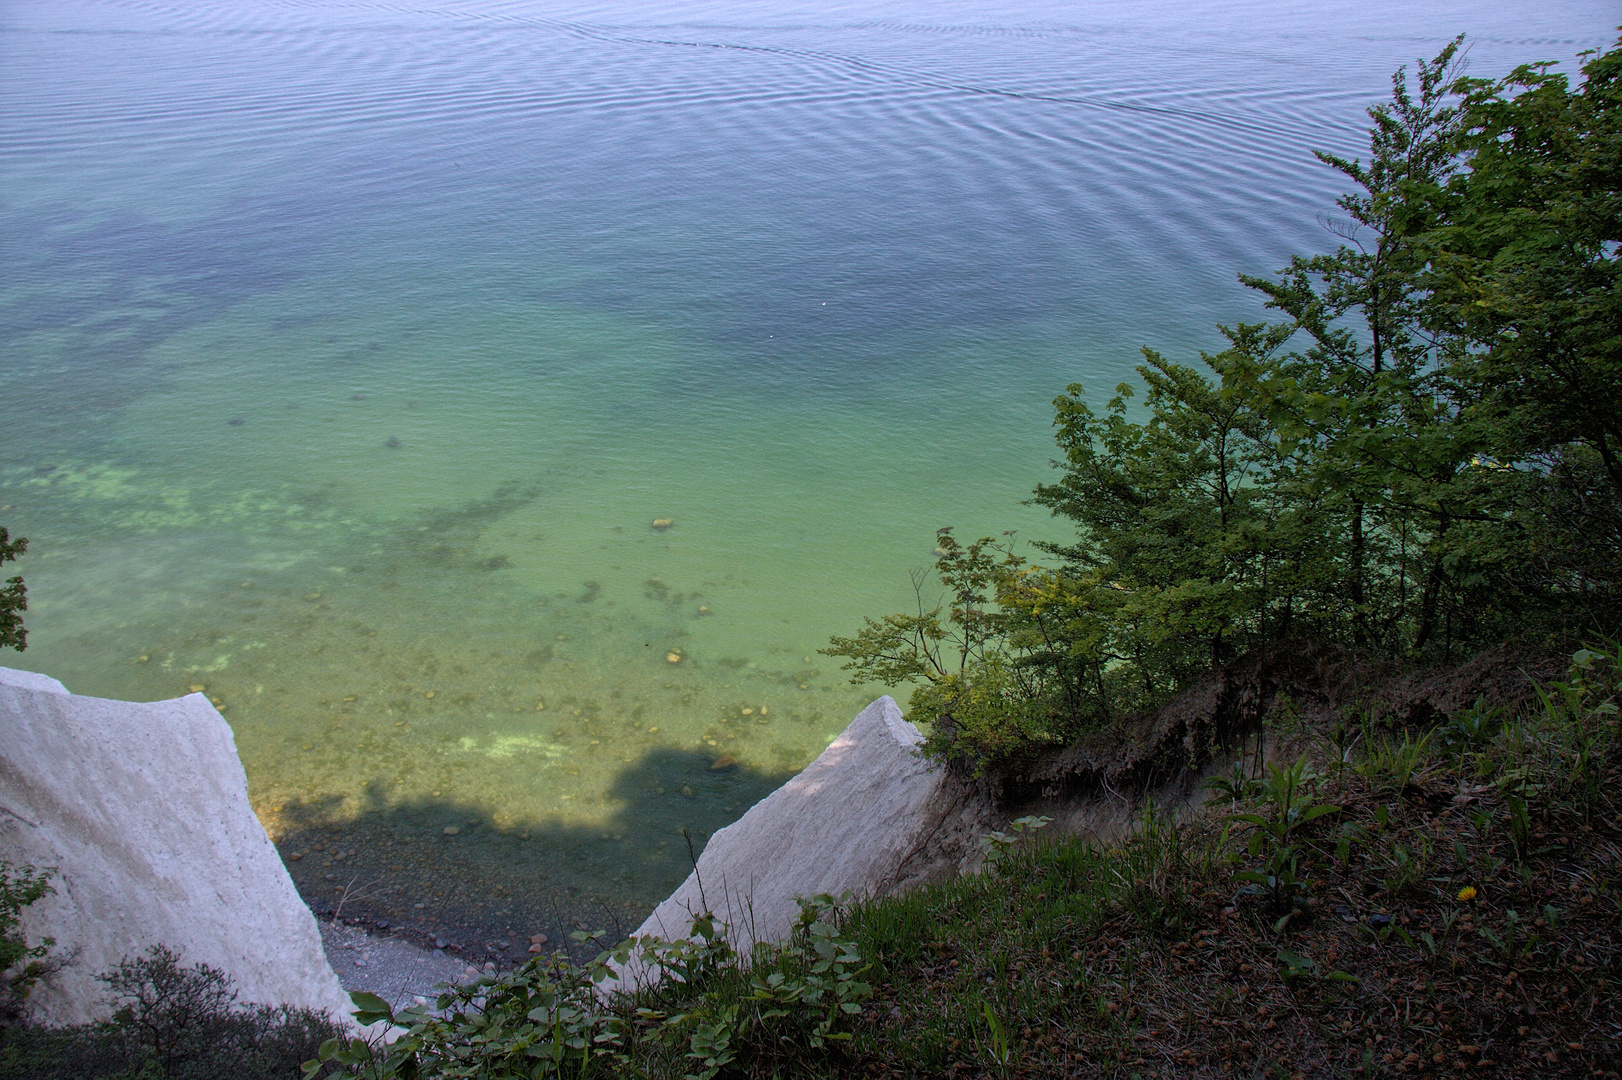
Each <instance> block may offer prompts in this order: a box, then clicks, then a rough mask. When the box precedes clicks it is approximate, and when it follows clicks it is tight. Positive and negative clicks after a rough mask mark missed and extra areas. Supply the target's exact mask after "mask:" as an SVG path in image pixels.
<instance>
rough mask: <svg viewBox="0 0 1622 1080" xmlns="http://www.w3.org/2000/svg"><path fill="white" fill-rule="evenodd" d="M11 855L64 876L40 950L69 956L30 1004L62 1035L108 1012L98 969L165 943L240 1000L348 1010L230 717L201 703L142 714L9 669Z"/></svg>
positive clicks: (1, 714)
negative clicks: (272, 834)
mask: <svg viewBox="0 0 1622 1080" xmlns="http://www.w3.org/2000/svg"><path fill="white" fill-rule="evenodd" d="M0 857H3V858H5V859H7V860H9V861H10V862H12V863H15V864H23V863H27V864H32V865H33V866H36V867H48V866H49V867H55V868H56V870H57V872H56V873H55V874H54V875H53V879H52V885H53V886H54V887H55V889H56V894H55V895H54V896H47V897H45V898H44V899H42V900H40V901H38V902H37V903H35V904H33V905H32V906H31V907H29V908H26V909H25V910H24V912H23V929H24V930H25V932H26V933H27V935H28V938H29V940H30V941H31V942H32V941H37V940H38V939H39V938H42V937H46V936H50V937H54V938H55V939H56V948H55V949H54V950H53V955H56V956H62V957H68V958H70V962H69V963H68V965H67V966H66V967H64V968H63V969H62V970H61V971H58V972H56V973H54V974H52V975H49V976H47V977H46V978H45V979H43V980H42V981H41V982H40V983H39V985H37V986H36V987H35V988H34V990H33V993H31V994H30V995H29V998H28V1003H29V1006H30V1012H31V1015H32V1018H33V1019H34V1020H35V1021H36V1022H38V1023H43V1024H49V1025H58V1024H71V1023H81V1022H84V1021H87V1020H92V1019H100V1018H103V1017H105V1016H106V1015H107V1007H106V1004H105V1001H104V994H105V991H106V987H105V986H104V985H103V984H102V983H100V982H98V981H97V979H96V975H98V974H100V973H102V972H105V971H110V970H111V969H113V968H114V967H116V966H117V964H118V962H119V961H120V960H123V959H125V958H126V957H134V956H141V955H144V954H145V953H146V952H147V951H148V950H149V949H150V948H151V947H152V946H154V945H165V946H168V947H169V948H170V949H172V950H174V951H175V952H177V953H179V954H180V958H181V962H182V963H183V964H197V963H204V964H208V965H209V966H211V967H214V968H218V969H219V970H221V971H223V972H225V973H226V974H227V975H229V976H230V977H231V979H232V980H233V981H234V983H235V984H236V989H237V991H238V996H239V1000H241V1001H244V1002H258V1003H264V1004H288V1005H293V1006H298V1007H305V1008H313V1009H318V1010H321V1011H323V1012H327V1013H329V1014H330V1015H332V1016H334V1017H335V1018H340V1019H347V1018H348V1015H349V1009H350V1005H349V1002H348V999H347V997H346V996H345V995H344V993H343V990H342V988H341V987H340V986H339V985H338V977H337V976H336V975H335V974H333V971H332V968H331V967H330V966H329V965H328V964H327V960H326V956H325V955H324V954H323V953H322V950H321V936H320V933H319V932H318V931H317V929H316V924H315V917H314V916H313V915H311V914H310V909H309V908H308V907H306V906H305V904H304V901H303V900H302V899H300V898H299V895H298V892H297V891H296V890H295V889H294V888H293V881H292V879H291V878H290V877H288V875H287V871H286V869H285V868H284V867H283V866H282V862H281V859H280V858H279V857H278V856H277V854H276V849H275V848H274V847H273V846H272V845H271V842H270V838H269V837H268V836H266V835H265V830H264V827H263V826H261V825H260V824H259V820H258V818H256V817H255V816H254V813H253V810H252V808H251V807H250V806H249V805H248V783H247V777H246V775H245V774H244V773H243V771H242V763H241V761H239V760H238V758H237V753H236V742H235V740H234V739H233V738H232V735H231V729H230V727H229V726H228V725H227V724H226V722H225V720H224V718H222V717H221V716H220V714H219V713H218V712H216V711H215V710H214V706H212V705H210V704H209V702H208V699H207V698H206V697H204V696H203V695H202V694H191V695H188V696H187V697H183V698H177V699H175V700H173V701H155V702H152V703H150V704H138V703H135V702H128V701H108V700H104V699H101V698H92V697H80V696H78V695H75V694H69V693H68V692H67V691H66V690H65V689H63V687H62V684H61V683H59V682H57V681H56V680H55V679H51V678H47V677H46V676H43V675H36V674H34V673H32V672H26V671H13V670H10V669H7V668H0Z"/></svg>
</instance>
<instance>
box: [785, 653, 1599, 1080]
mask: <svg viewBox="0 0 1622 1080" xmlns="http://www.w3.org/2000/svg"><path fill="white" fill-rule="evenodd" d="M1580 655H1581V654H1580ZM1586 659H1587V667H1586V669H1584V668H1576V669H1574V672H1573V678H1572V681H1571V683H1570V684H1569V685H1566V686H1563V687H1560V686H1557V687H1555V688H1554V689H1553V691H1552V696H1551V697H1550V698H1549V699H1548V700H1547V701H1546V704H1545V707H1544V708H1543V709H1542V710H1541V711H1540V712H1539V713H1538V714H1537V715H1533V716H1529V717H1523V718H1514V719H1511V720H1509V721H1508V722H1501V721H1502V718H1497V717H1490V716H1481V715H1472V716H1468V717H1463V718H1456V719H1455V720H1454V721H1453V722H1451V723H1450V724H1449V725H1447V726H1445V727H1443V728H1441V729H1438V730H1437V731H1435V732H1432V733H1429V735H1428V736H1427V735H1425V734H1424V733H1415V734H1413V735H1410V734H1406V733H1391V732H1382V731H1380V730H1377V729H1375V728H1373V727H1366V728H1364V729H1362V730H1358V731H1355V732H1347V733H1343V734H1342V735H1341V736H1340V738H1339V741H1340V743H1341V747H1340V748H1336V747H1334V746H1333V745H1332V743H1331V740H1330V739H1329V738H1323V739H1321V740H1319V747H1318V753H1317V754H1316V757H1317V758H1318V760H1319V762H1320V764H1319V765H1318V766H1317V768H1318V770H1319V772H1320V774H1321V775H1320V777H1319V778H1318V779H1316V780H1313V779H1308V780H1307V782H1306V783H1305V784H1304V785H1300V786H1298V788H1297V790H1296V792H1295V793H1294V795H1293V799H1291V800H1289V801H1292V802H1293V805H1294V806H1295V809H1296V812H1297V814H1300V813H1301V810H1302V808H1303V803H1305V804H1306V805H1327V806H1339V807H1341V810H1340V811H1339V812H1334V813H1326V814H1324V815H1323V816H1321V817H1318V818H1317V819H1316V820H1312V821H1308V822H1306V823H1304V824H1301V825H1299V826H1297V827H1296V828H1294V829H1291V830H1289V831H1288V833H1287V835H1284V836H1282V837H1279V838H1276V839H1275V838H1274V837H1272V836H1271V835H1270V834H1268V833H1267V831H1266V830H1265V829H1264V828H1263V827H1261V826H1260V825H1259V824H1258V823H1256V822H1246V821H1240V820H1236V819H1235V818H1234V816H1233V815H1234V814H1236V813H1253V814H1256V815H1259V817H1260V818H1261V819H1262V820H1264V821H1266V822H1268V823H1270V824H1273V825H1274V827H1275V830H1278V831H1281V832H1282V831H1283V830H1282V829H1280V828H1279V826H1278V825H1277V823H1278V822H1279V820H1280V808H1281V803H1282V802H1285V801H1286V800H1287V793H1286V792H1285V791H1283V790H1277V789H1278V788H1281V787H1283V786H1284V785H1282V784H1278V783H1275V785H1274V788H1275V790H1272V791H1270V792H1269V791H1261V790H1257V788H1258V785H1250V786H1249V789H1248V790H1247V786H1246V785H1245V784H1243V783H1242V782H1240V783H1237V784H1235V785H1233V786H1234V787H1235V788H1236V789H1237V790H1236V791H1234V792H1232V794H1236V795H1238V796H1240V797H1239V798H1237V799H1231V798H1226V797H1224V798H1221V799H1220V800H1219V801H1218V802H1216V803H1215V804H1214V805H1210V806H1208V807H1207V809H1206V811H1205V812H1204V813H1203V814H1202V815H1200V816H1199V817H1198V818H1197V819H1195V820H1193V821H1188V822H1184V823H1181V824H1177V825H1173V824H1168V823H1165V822H1159V821H1156V820H1155V819H1154V818H1153V816H1152V815H1151V816H1149V817H1148V818H1147V819H1146V828H1145V829H1143V830H1142V831H1141V833H1140V834H1139V835H1138V836H1137V837H1136V838H1135V839H1133V840H1131V841H1129V842H1128V843H1126V844H1125V845H1123V846H1121V847H1119V848H1117V849H1112V850H1103V851H1100V850H1097V849H1094V848H1091V847H1089V846H1088V845H1086V844H1084V843H1082V842H1080V841H1077V840H1067V841H1063V842H1057V843H1051V844H1040V843H1039V844H1037V845H1035V846H1033V847H1032V848H1031V849H1030V850H1026V851H1020V852H1015V853H1014V854H1013V856H1012V857H1011V858H1010V859H1008V860H1007V861H1005V862H1004V863H1003V864H1002V865H1001V866H998V867H995V868H993V870H991V871H990V872H988V873H987V874H984V875H980V876H976V877H971V878H964V879H961V880H957V881H953V882H949V883H945V884H942V885H939V886H936V887H934V888H930V889H925V890H921V891H918V892H915V893H913V894H911V895H908V896H905V897H900V898H894V899H888V900H882V901H879V902H876V903H873V904H869V905H866V906H862V907H859V908H857V909H856V910H855V911H853V912H852V913H851V915H850V916H849V918H848V920H847V923H846V930H847V933H848V934H849V935H850V936H852V937H853V938H854V940H855V941H856V942H857V944H858V946H859V948H860V949H861V950H862V952H863V954H864V955H866V956H870V957H873V958H875V959H876V960H877V964H878V968H879V971H878V973H877V977H876V978H874V981H875V982H876V983H878V987H877V993H876V996H875V999H874V1000H873V1002H871V1003H870V1004H869V1006H868V1008H867V1009H866V1010H865V1012H864V1015H863V1017H862V1018H861V1019H860V1022H859V1023H858V1025H857V1028H856V1037H855V1039H854V1041H853V1042H852V1044H851V1046H850V1057H849V1058H848V1059H847V1060H846V1061H845V1062H843V1063H842V1065H841V1066H839V1067H837V1068H834V1067H832V1063H831V1062H830V1063H826V1065H825V1066H824V1069H826V1071H830V1072H831V1071H839V1072H843V1073H845V1074H848V1075H863V1076H875V1077H878V1076H884V1077H924V1076H943V1075H959V1076H964V1075H968V1076H1029V1077H1039V1076H1040V1077H1047V1076H1072V1075H1074V1076H1122V1077H1127V1076H1134V1075H1140V1076H1232V1075H1239V1076H1252V1075H1257V1076H1270V1077H1271V1076H1277V1077H1281V1078H1288V1077H1296V1076H1306V1077H1319V1076H1324V1077H1328V1076H1352V1075H1409V1076H1434V1075H1469V1076H1515V1077H1546V1076H1587V1075H1592V1074H1594V1073H1595V1072H1599V1073H1609V1075H1616V1072H1615V1069H1616V1068H1617V1064H1618V1055H1619V1034H1622V1018H1619V1017H1618V1015H1617V1014H1616V1012H1615V1006H1616V994H1615V989H1616V987H1617V985H1618V982H1617V980H1618V978H1619V977H1622V966H1619V951H1618V950H1619V944H1622V927H1619V905H1622V881H1619V880H1618V871H1619V865H1622V864H1619V862H1618V859H1619V855H1622V853H1619V847H1618V840H1619V837H1622V819H1619V818H1618V800H1619V798H1622V789H1619V787H1618V780H1619V767H1622V755H1619V752H1618V751H1619V741H1618V735H1617V713H1616V708H1617V701H1618V694H1617V690H1618V669H1617V659H1616V657H1615V656H1609V657H1607V656H1594V655H1590V656H1588V657H1587V658H1586ZM1354 740H1355V743H1354V744H1353V745H1351V746H1350V748H1349V749H1350V753H1349V757H1350V762H1349V763H1348V764H1346V765H1344V766H1339V767H1337V766H1336V765H1335V762H1336V761H1337V759H1338V758H1339V757H1340V755H1341V752H1342V750H1344V749H1346V748H1347V747H1346V744H1348V743H1352V742H1354ZM1322 762H1328V764H1327V765H1324V764H1321V763H1322ZM1306 772H1307V774H1308V776H1309V777H1310V774H1311V766H1309V767H1308V768H1307V770H1306ZM1272 775H1273V776H1274V778H1275V780H1278V779H1280V776H1279V774H1272ZM1302 816H1307V817H1310V813H1308V814H1305V815H1302ZM1298 820H1299V818H1298ZM1292 851H1293V853H1294V855H1295V865H1296V871H1297V873H1298V875H1299V877H1300V878H1301V879H1302V881H1303V884H1302V886H1301V887H1300V888H1299V890H1291V889H1290V888H1289V887H1288V884H1287V883H1281V882H1279V881H1277V879H1278V878H1279V877H1285V876H1287V873H1286V874H1272V875H1268V874H1267V873H1266V871H1267V870H1268V869H1269V865H1268V864H1269V858H1270V857H1271V859H1272V869H1274V870H1278V869H1280V868H1281V867H1282V868H1284V869H1285V870H1286V871H1287V868H1288V865H1289V861H1290V860H1289V858H1288V856H1289V855H1290V854H1291V852H1292ZM1245 870H1250V871H1253V872H1259V873H1260V875H1261V876H1271V877H1273V878H1274V879H1275V880H1274V883H1273V884H1274V888H1273V889H1271V890H1269V889H1268V888H1267V887H1265V886H1264V885H1261V884H1258V883H1256V882H1254V881H1250V880H1242V879H1240V878H1238V877H1236V874H1238V873H1240V872H1242V871H1245ZM1466 889H1472V890H1474V893H1473V895H1472V894H1471V893H1470V892H1465V891H1464V890H1466ZM1270 891H1271V894H1272V895H1268V894H1269V892H1270ZM1461 893H1462V895H1463V896H1464V897H1468V899H1461ZM1257 894H1259V895H1257ZM1292 911H1293V912H1294V914H1291V912H1292ZM1286 916H1288V918H1286ZM1281 920H1282V921H1283V925H1282V926H1280V922H1281ZM869 977H870V978H871V977H873V976H872V975H870V976H869ZM802 1064H803V1065H804V1066H806V1069H805V1071H807V1072H811V1071H824V1069H818V1068H817V1067H816V1066H813V1065H812V1063H811V1062H803V1063H802Z"/></svg>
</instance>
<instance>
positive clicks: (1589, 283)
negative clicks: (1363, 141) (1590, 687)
mask: <svg viewBox="0 0 1622 1080" xmlns="http://www.w3.org/2000/svg"><path fill="white" fill-rule="evenodd" d="M1586 55H1588V56H1589V59H1588V60H1587V62H1586V63H1585V64H1584V65H1583V68H1582V74H1583V80H1582V82H1581V84H1580V85H1579V86H1577V87H1576V88H1575V89H1574V88H1572V87H1571V86H1570V85H1569V83H1568V80H1567V79H1566V77H1565V76H1564V75H1561V74H1556V73H1553V72H1551V71H1550V70H1549V68H1550V65H1548V64H1532V65H1526V66H1523V67H1520V68H1517V69H1516V70H1515V71H1514V72H1512V73H1511V74H1510V75H1508V76H1507V77H1505V78H1503V79H1501V80H1497V81H1487V80H1461V81H1459V82H1458V83H1457V84H1456V85H1455V90H1456V91H1457V92H1458V93H1459V94H1460V95H1461V96H1462V100H1463V105H1462V107H1461V124H1460V128H1461V131H1460V135H1459V148H1460V151H1461V153H1462V155H1463V160H1464V167H1462V168H1460V169H1458V170H1457V171H1455V172H1454V173H1453V175H1452V176H1451V177H1449V179H1448V181H1447V183H1446V184H1445V185H1443V186H1442V187H1440V188H1439V189H1438V190H1436V191H1435V192H1433V193H1431V194H1430V197H1429V199H1428V211H1429V213H1430V214H1431V215H1432V216H1433V218H1434V223H1433V225H1432V227H1431V228H1430V230H1429V231H1428V232H1427V233H1426V234H1425V235H1424V236H1423V237H1422V238H1421V240H1422V243H1423V250H1424V252H1425V255H1426V257H1427V260H1428V263H1427V267H1426V273H1425V275H1424V276H1423V278H1422V283H1423V285H1424V287H1425V288H1426V289H1427V291H1428V295H1427V303H1426V307H1425V317H1426V326H1427V329H1428V330H1429V331H1430V332H1431V333H1432V334H1433V335H1435V336H1437V337H1439V338H1445V339H1448V340H1450V341H1452V342H1453V343H1454V348H1453V350H1452V354H1451V356H1450V357H1449V366H1448V371H1447V375H1448V378H1449V386H1450V388H1451V390H1452V404H1453V406H1454V408H1455V409H1456V410H1457V411H1458V412H1459V413H1460V414H1461V415H1465V416H1469V417H1472V418H1473V419H1474V420H1475V421H1476V422H1478V423H1480V424H1482V425H1484V426H1486V427H1488V428H1489V429H1490V432H1491V435H1492V439H1491V441H1490V445H1489V446H1488V447H1487V456H1486V460H1487V461H1489V462H1490V464H1491V465H1493V466H1494V468H1492V469H1491V470H1490V473H1489V476H1490V478H1491V480H1492V487H1493V488H1494V489H1496V490H1497V492H1498V493H1499V494H1500V495H1501V497H1502V502H1503V504H1504V505H1505V506H1507V507H1508V512H1507V513H1506V514H1505V516H1504V522H1503V526H1502V528H1501V529H1500V530H1499V533H1500V535H1498V536H1495V537H1493V538H1492V540H1493V546H1494V547H1495V548H1496V549H1497V550H1498V551H1499V552H1502V553H1504V554H1503V555H1502V556H1501V557H1498V558H1495V559H1493V560H1492V561H1491V562H1490V563H1489V564H1488V565H1489V571H1490V572H1489V575H1488V576H1489V580H1490V582H1491V586H1492V588H1493V589H1494V591H1495V593H1497V594H1498V595H1501V596H1504V597H1514V598H1518V600H1519V603H1518V605H1517V606H1518V607H1519V608H1522V609H1525V610H1529V611H1534V612H1541V614H1542V616H1543V617H1545V618H1549V619H1551V620H1552V622H1553V623H1554V624H1555V625H1556V626H1558V627H1559V628H1561V629H1562V630H1564V631H1565V632H1567V633H1570V634H1596V633H1598V634H1615V633H1616V632H1617V630H1618V628H1619V626H1622V299H1619V298H1618V294H1617V288H1616V286H1617V280H1618V277H1619V275H1622V264H1619V262H1618V258H1617V255H1618V245H1619V243H1622V189H1619V185H1618V183H1617V176H1618V170H1619V168H1622V48H1613V49H1612V50H1611V51H1609V52H1607V53H1604V54H1603V55H1594V54H1586Z"/></svg>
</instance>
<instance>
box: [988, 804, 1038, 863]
mask: <svg viewBox="0 0 1622 1080" xmlns="http://www.w3.org/2000/svg"><path fill="white" fill-rule="evenodd" d="M1052 821H1053V819H1052V818H1050V817H1038V816H1036V815H1031V814H1027V815H1026V816H1025V817H1018V818H1015V819H1014V820H1013V821H1010V822H1009V823H1008V830H1007V831H1006V832H1004V831H1002V830H1000V829H999V830H996V831H994V832H989V833H987V834H986V835H985V836H982V837H981V838H980V850H981V851H983V852H984V853H985V865H986V866H987V867H993V868H994V867H997V866H998V865H1000V864H1002V863H1005V862H1006V861H1007V860H1008V859H1009V858H1011V857H1012V856H1013V854H1014V853H1015V852H1016V851H1017V850H1018V849H1019V847H1020V844H1021V842H1022V841H1024V840H1026V839H1027V838H1028V837H1031V836H1034V835H1035V834H1036V833H1037V831H1038V830H1040V829H1045V828H1047V827H1048V825H1049V824H1050V823H1051V822H1052Z"/></svg>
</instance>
